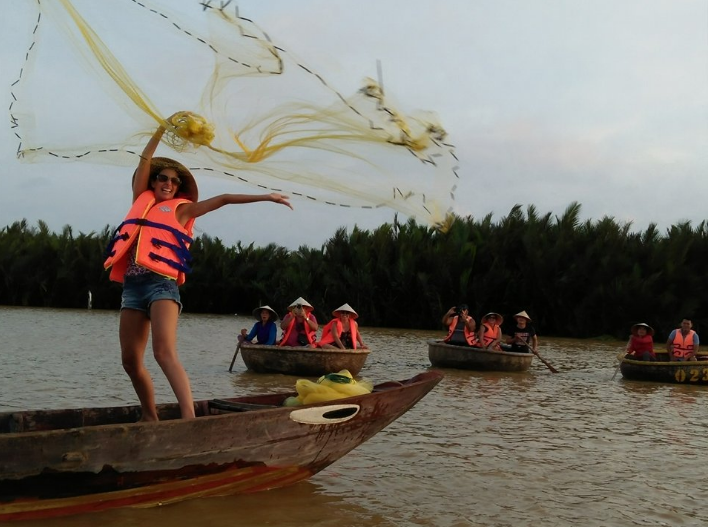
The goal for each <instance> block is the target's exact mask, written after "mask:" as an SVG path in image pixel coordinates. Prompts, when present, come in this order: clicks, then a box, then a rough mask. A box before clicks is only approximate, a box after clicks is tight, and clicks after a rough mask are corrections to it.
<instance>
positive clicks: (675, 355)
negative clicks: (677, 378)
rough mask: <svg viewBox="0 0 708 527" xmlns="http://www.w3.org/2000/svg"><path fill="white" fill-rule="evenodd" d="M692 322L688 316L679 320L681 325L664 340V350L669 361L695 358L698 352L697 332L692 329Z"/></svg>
mask: <svg viewBox="0 0 708 527" xmlns="http://www.w3.org/2000/svg"><path fill="white" fill-rule="evenodd" d="M692 328H693V322H691V319H690V318H688V317H685V318H684V319H683V320H682V321H681V327H680V328H678V329H674V330H673V331H672V332H671V333H670V334H669V338H668V339H667V340H666V351H667V352H668V353H669V360H670V361H685V360H696V354H697V353H698V345H699V344H700V341H699V339H698V333H696V332H695V331H693V329H692Z"/></svg>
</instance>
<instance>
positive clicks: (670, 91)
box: [0, 0, 708, 249]
mask: <svg viewBox="0 0 708 527" xmlns="http://www.w3.org/2000/svg"><path fill="white" fill-rule="evenodd" d="M110 1H123V2H126V1H127V2H129V1H130V0H110ZM196 1H197V0H179V3H182V4H186V3H193V2H196ZM231 5H237V6H238V9H239V14H240V15H241V16H243V17H247V18H250V19H251V20H253V21H254V22H255V23H256V24H257V25H258V26H260V28H261V29H263V30H264V31H265V32H267V33H268V35H269V36H270V37H271V39H272V40H273V41H274V43H276V44H279V45H282V46H283V47H285V48H287V49H288V51H289V52H290V53H292V54H295V55H297V57H298V58H299V59H300V60H301V61H302V62H304V63H305V64H307V65H308V66H309V67H312V68H313V69H314V70H317V71H318V72H320V73H322V74H323V75H325V76H326V77H327V79H328V81H329V82H330V83H331V84H333V85H334V86H335V87H336V88H337V89H338V90H339V91H341V92H343V93H353V92H354V91H356V90H357V89H358V88H359V86H360V84H361V81H362V79H363V78H364V77H373V78H376V77H377V75H378V73H377V61H378V62H379V63H380V65H381V80H382V81H383V85H384V87H385V90H386V92H387V93H390V94H393V96H394V97H395V100H396V102H397V103H398V104H399V105H401V106H403V107H405V108H406V109H410V110H415V109H420V110H427V111H433V112H435V114H437V116H438V117H439V119H440V122H441V123H442V124H443V126H444V128H445V129H446V130H447V132H448V141H449V142H450V143H452V144H454V145H455V147H456V155H457V157H458V158H459V170H458V175H459V176H460V184H459V186H458V189H457V191H456V205H455V212H456V213H457V214H459V215H462V216H466V215H471V216H473V217H475V218H479V219H481V218H483V217H484V216H486V215H487V214H492V217H493V219H494V220H500V219H501V218H502V217H504V216H505V215H506V214H508V213H509V211H510V210H511V208H512V207H513V206H514V205H516V204H520V205H521V206H522V207H524V209H525V208H526V207H527V206H529V205H533V206H534V207H535V208H536V210H537V211H538V212H539V213H540V214H546V213H552V214H554V215H561V214H563V212H564V211H565V209H566V208H567V207H568V205H569V204H571V203H572V202H579V203H580V204H581V206H582V209H581V219H583V220H599V219H601V218H602V217H605V216H611V217H614V218H615V219H616V220H618V221H620V222H631V223H632V225H633V229H634V230H643V229H645V228H646V227H647V226H648V225H649V224H650V223H655V224H657V225H658V227H659V229H660V230H661V231H665V230H666V229H667V228H668V227H670V226H671V225H673V224H676V223H678V222H682V221H691V222H693V224H694V225H695V224H697V223H699V222H701V221H703V220H704V219H705V218H706V214H705V213H704V211H703V208H702V206H701V205H700V199H701V197H700V196H701V195H704V194H706V193H708V156H707V155H706V153H707V152H708V0H704V1H692V0H682V1H681V2H677V1H675V0H666V1H664V0H564V1H562V0H555V1H552V0H482V1H480V0H459V1H458V0H441V1H440V2H423V1H420V0H376V1H373V0H356V1H354V0H298V1H297V2H295V1H290V0H268V1H267V2H264V1H262V0H260V1H259V0H241V1H238V2H233V3H232V4H231ZM3 8H4V9H3V11H4V14H3V16H2V17H0V98H2V99H3V100H5V103H4V105H3V108H8V107H9V105H10V103H11V101H12V88H11V84H12V83H13V82H14V81H15V80H17V78H18V75H19V71H20V68H22V65H23V60H24V56H25V53H26V52H27V46H28V45H29V43H30V42H31V31H32V28H33V27H34V23H35V20H36V17H37V10H36V5H35V2H32V1H29V0H3ZM57 66H58V67H59V68H60V67H61V64H58V65H57ZM53 89H55V88H54V87H53V86H47V94H48V96H49V94H50V93H51V92H52V90H53ZM56 89H60V87H58V88H56ZM3 122H4V123H5V125H3V126H1V127H0V134H2V135H1V136H0V145H1V148H0V162H1V163H2V164H1V165H0V166H1V167H2V168H0V228H2V227H3V226H5V225H8V224H11V223H13V222H15V221H18V220H21V219H23V218H24V219H27V221H28V222H29V223H30V224H32V225H36V223H37V221H38V220H44V221H45V222H47V223H48V224H49V227H50V228H51V229H52V230H55V231H60V230H61V229H62V228H63V227H64V226H65V225H70V226H71V227H72V228H73V230H74V232H75V233H77V232H84V233H89V232H92V231H100V230H102V229H103V227H105V226H106V225H112V226H116V225H117V224H118V223H119V222H120V221H121V220H122V218H123V216H124V215H125V213H126V212H127V209H128V207H129V203H130V201H129V200H130V188H129V178H130V174H132V170H128V171H126V170H125V168H122V167H111V166H106V165H96V164H91V163H68V164H67V163H61V162H56V163H55V162H44V163H26V162H21V161H20V160H18V159H17V158H16V155H15V153H16V150H17V139H16V138H15V136H14V135H13V130H12V129H11V127H10V125H9V123H10V120H9V113H6V118H5V119H4V120H3ZM158 153H159V152H158ZM165 155H166V153H165ZM222 192H235V193H251V192H258V191H257V189H254V188H251V187H248V186H247V185H238V184H236V183H234V182H230V181H224V180H220V179H209V178H202V179H200V196H201V197H208V196H211V195H215V194H219V193H222ZM689 198H690V199H689ZM292 203H293V207H294V209H295V210H294V211H291V210H289V209H287V208H285V207H276V206H274V205H270V204H252V205H243V206H234V207H227V208H224V209H221V210H219V211H216V212H214V213H211V214H209V215H207V216H205V217H203V218H199V219H198V220H197V229H196V234H197V235H199V234H202V233H203V234H208V235H210V236H213V237H218V238H220V239H221V240H222V241H223V242H224V243H226V244H227V245H233V244H235V243H237V242H238V241H240V242H241V243H242V244H244V245H248V244H251V243H253V244H254V245H256V246H265V245H267V244H269V243H275V244H277V245H281V246H285V247H288V248H290V249H297V248H298V247H299V246H301V245H307V246H310V247H315V248H319V247H321V245H322V244H324V243H325V242H326V241H327V240H328V239H329V237H331V236H332V234H333V233H334V232H335V231H336V229H337V228H339V227H345V228H347V229H348V230H349V231H351V229H352V228H353V227H354V226H355V225H357V226H359V227H360V228H362V229H375V228H376V227H378V226H379V225H381V224H383V223H391V222H392V221H393V218H394V211H392V210H375V211H367V210H353V209H352V210H343V211H342V210H336V211H333V210H332V208H331V207H327V206H325V205H319V204H316V203H310V202H307V201H302V200H293V202H292ZM405 219H406V218H405V216H402V215H401V214H399V221H405Z"/></svg>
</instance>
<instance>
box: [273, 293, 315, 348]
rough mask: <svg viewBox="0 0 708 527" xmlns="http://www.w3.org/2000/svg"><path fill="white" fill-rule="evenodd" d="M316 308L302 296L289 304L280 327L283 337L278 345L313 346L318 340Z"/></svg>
mask: <svg viewBox="0 0 708 527" xmlns="http://www.w3.org/2000/svg"><path fill="white" fill-rule="evenodd" d="M314 309H315V308H313V307H312V305H311V304H310V303H309V302H308V301H307V300H305V299H304V298H302V297H299V298H298V299H297V300H295V301H294V302H293V303H292V304H290V305H289V306H288V314H287V315H285V316H284V317H283V321H282V322H281V323H280V328H281V329H282V330H283V338H282V339H280V342H279V343H278V346H312V345H313V344H314V343H315V341H316V340H317V338H316V337H317V328H318V327H319V326H318V324H317V319H316V318H315V315H313V314H312V312H313V311H314Z"/></svg>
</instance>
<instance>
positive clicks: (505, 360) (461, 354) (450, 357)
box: [428, 340, 533, 371]
mask: <svg viewBox="0 0 708 527" xmlns="http://www.w3.org/2000/svg"><path fill="white" fill-rule="evenodd" d="M428 358H429V359H430V363H431V364H432V365H433V366H437V367H440V368H456V369H460V370H477V371H526V370H528V369H529V368H530V367H531V362H533V354H531V353H516V352H512V351H490V350H486V349H482V348H471V347H468V346H453V345H452V344H446V343H445V342H443V341H442V340H429V341H428Z"/></svg>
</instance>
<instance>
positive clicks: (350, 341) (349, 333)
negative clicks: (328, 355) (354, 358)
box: [315, 304, 367, 350]
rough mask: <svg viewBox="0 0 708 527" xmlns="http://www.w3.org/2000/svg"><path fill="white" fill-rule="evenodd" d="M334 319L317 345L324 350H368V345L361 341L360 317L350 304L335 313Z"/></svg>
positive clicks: (324, 329) (326, 327)
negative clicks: (358, 319) (358, 321)
mask: <svg viewBox="0 0 708 527" xmlns="http://www.w3.org/2000/svg"><path fill="white" fill-rule="evenodd" d="M332 316H333V317H334V318H333V319H332V320H330V321H329V322H328V323H327V324H326V325H325V327H324V328H322V338H321V339H320V340H319V341H318V342H317V343H316V344H315V345H316V346H317V347H318V348H323V349H342V350H344V349H350V350H355V349H367V346H366V344H364V342H363V341H362V340H361V334H360V333H359V324H357V322H356V319H357V318H359V315H358V314H357V312H356V311H354V310H353V309H352V307H351V306H350V305H349V304H344V305H342V306H340V307H338V308H337V309H335V310H334V311H332Z"/></svg>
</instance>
